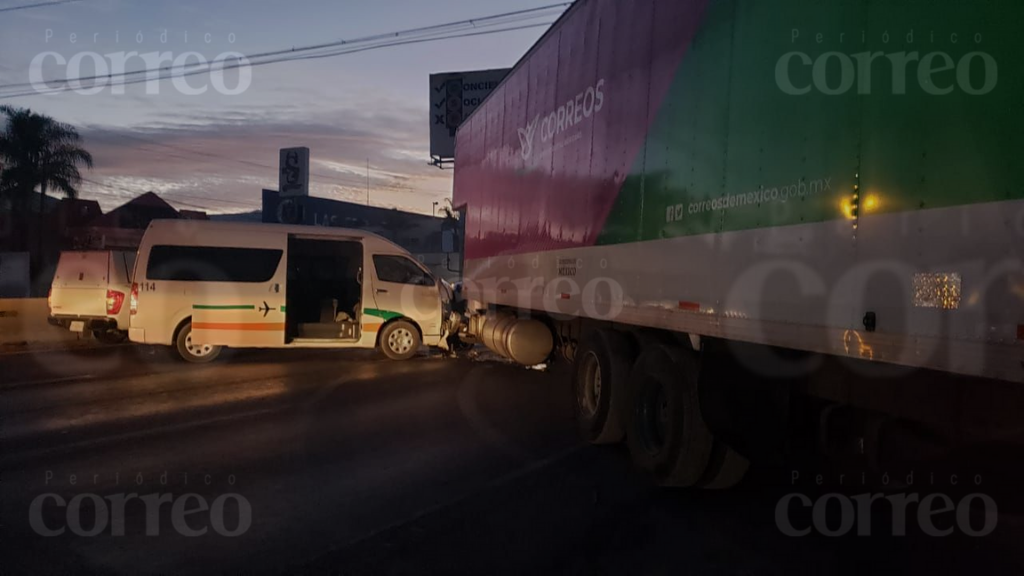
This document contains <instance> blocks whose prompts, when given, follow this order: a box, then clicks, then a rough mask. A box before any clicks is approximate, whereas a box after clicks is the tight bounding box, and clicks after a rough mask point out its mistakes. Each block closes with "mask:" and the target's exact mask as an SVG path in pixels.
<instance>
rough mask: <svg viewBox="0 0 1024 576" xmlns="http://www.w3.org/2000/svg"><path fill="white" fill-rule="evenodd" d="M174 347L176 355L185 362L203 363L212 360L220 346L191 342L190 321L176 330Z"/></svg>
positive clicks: (215, 357) (214, 358)
mask: <svg viewBox="0 0 1024 576" xmlns="http://www.w3.org/2000/svg"><path fill="white" fill-rule="evenodd" d="M175 347H176V348H177V349H178V355H179V356H181V358H182V360H185V361H186V362H192V363H194V364H204V363H206V362H213V361H214V360H216V359H217V357H218V356H220V352H221V350H222V348H221V347H220V346H213V345H210V344H195V343H193V342H192V323H191V322H189V323H188V324H185V325H184V326H182V328H181V330H179V331H178V338H177V339H176V340H175Z"/></svg>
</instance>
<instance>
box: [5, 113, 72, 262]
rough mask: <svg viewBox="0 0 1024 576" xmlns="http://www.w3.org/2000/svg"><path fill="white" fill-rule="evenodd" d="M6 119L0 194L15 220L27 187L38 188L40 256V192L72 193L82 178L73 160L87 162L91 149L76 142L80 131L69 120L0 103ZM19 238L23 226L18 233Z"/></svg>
mask: <svg viewBox="0 0 1024 576" xmlns="http://www.w3.org/2000/svg"><path fill="white" fill-rule="evenodd" d="M0 115H3V117H5V119H6V120H7V125H6V127H4V129H3V130H2V131H0V166H2V167H3V169H2V171H0V195H3V196H5V197H6V198H7V199H8V200H9V201H10V203H11V208H12V211H13V212H14V213H15V215H16V218H15V220H16V221H19V222H24V219H25V216H27V213H28V211H29V200H30V199H31V197H32V193H33V192H35V191H36V190H37V189H38V191H39V221H38V230H37V235H38V247H39V257H40V258H41V257H42V242H43V214H44V211H45V206H46V193H47V191H49V190H56V191H59V192H61V193H62V194H63V195H64V196H65V197H66V198H76V197H77V196H78V188H77V186H79V185H80V184H81V183H82V174H81V173H80V172H79V171H78V165H79V164H84V165H85V166H86V167H87V168H92V155H91V154H89V152H87V151H86V150H85V149H84V148H82V147H81V143H82V137H81V136H79V135H78V130H76V129H75V127H74V126H71V125H70V124H65V123H63V122H58V121H56V120H54V119H53V118H50V117H49V116H45V115H42V114H36V113H35V112H32V111H31V110H28V109H25V108H13V107H11V106H0ZM20 236H21V237H22V239H23V241H24V237H25V234H24V231H23V232H22V234H20Z"/></svg>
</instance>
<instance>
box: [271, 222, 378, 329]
mask: <svg viewBox="0 0 1024 576" xmlns="http://www.w3.org/2000/svg"><path fill="white" fill-rule="evenodd" d="M362 267H363V245H362V243H361V242H359V241H356V240H340V239H338V240H335V239H325V238H323V237H322V236H320V237H317V236H297V235H292V236H289V238H288V290H287V309H288V313H287V327H286V341H287V342H295V343H302V342H321V343H330V342H350V343H354V342H357V341H358V340H359V337H360V332H361V328H360V324H359V322H360V317H361V316H362V308H363V286H362Z"/></svg>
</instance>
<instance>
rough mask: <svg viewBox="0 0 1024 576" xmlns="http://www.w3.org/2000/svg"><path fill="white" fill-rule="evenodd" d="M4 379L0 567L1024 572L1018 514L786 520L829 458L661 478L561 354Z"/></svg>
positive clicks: (96, 362)
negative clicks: (810, 529) (958, 521)
mask: <svg viewBox="0 0 1024 576" xmlns="http://www.w3.org/2000/svg"><path fill="white" fill-rule="evenodd" d="M0 374H2V377H0V397H2V407H0V413H2V416H3V422H2V433H3V452H2V455H0V465H2V467H3V468H2V469H3V483H2V490H3V493H2V495H3V499H2V505H0V520H2V524H3V526H2V528H0V550H2V556H3V560H2V572H3V573H4V574H17V573H31V574H46V573H55V574H57V573H59V574H64V573H71V572H75V573H82V572H87V573H121V574H136V573H163V574H166V573H211V572H214V573H217V572H231V573H282V572H287V573H297V572H315V573H335V574H420V573H444V574H494V573H506V574H522V573H538V572H539V573H548V572H557V573H574V574H595V573H608V574H680V573H686V574H721V573H729V574H788V573H794V572H799V573H826V574H859V573H878V572H882V571H884V572H889V571H898V572H901V573H930V574H934V573H950V572H961V573H998V572H1003V573H1012V572H1018V573H1019V572H1021V571H1024V563H1022V562H1021V560H1020V558H1021V553H1019V552H1017V549H1018V548H1019V546H1018V542H1019V541H1020V537H1021V536H1022V535H1024V530H1022V526H1024V522H1021V521H1019V520H1018V515H1017V513H1016V512H1014V511H1013V510H1000V512H999V516H998V527H997V528H996V529H995V530H994V531H993V532H992V533H991V534H988V535H986V536H984V537H978V538H971V537H967V536H963V535H962V534H960V532H959V531H954V532H955V533H954V534H953V535H952V536H949V537H942V538H935V537H929V536H927V535H926V534H923V533H922V532H921V531H920V530H918V529H915V527H914V526H915V524H916V520H915V518H913V517H912V518H910V519H909V520H908V524H910V525H911V526H910V529H909V530H908V534H909V535H908V536H905V537H893V536H892V535H891V532H892V523H891V521H889V518H888V516H886V517H884V518H879V516H882V515H881V514H875V517H874V518H872V519H869V520H868V521H867V522H866V524H865V525H866V526H868V527H869V528H871V529H872V530H873V534H872V535H871V536H857V535H856V534H855V533H851V534H849V535H847V536H846V537H836V538H833V537H827V536H824V535H822V534H818V533H812V534H811V535H809V536H805V537H791V536H787V535H785V534H783V533H782V531H781V530H780V528H779V524H778V521H777V518H776V508H777V504H778V502H779V499H780V498H781V497H782V496H784V495H785V494H787V493H792V492H799V493H805V494H808V495H809V497H810V498H817V495H816V494H815V490H816V489H815V487H814V486H813V485H811V483H810V481H809V480H807V479H808V478H811V477H813V473H814V471H813V470H805V471H803V476H804V480H802V481H801V482H800V483H799V484H798V485H795V486H794V485H793V484H792V483H791V481H790V474H791V472H792V471H790V470H782V469H779V470H759V471H758V473H756V474H754V475H753V477H752V479H751V480H750V481H748V482H746V483H745V484H744V485H742V486H741V487H740V488H738V489H736V490H733V491H729V492H704V491H671V490H663V489H659V488H657V487H655V486H653V485H651V483H650V481H649V480H648V479H647V477H646V476H645V475H644V474H642V473H639V472H637V471H635V470H634V469H632V468H631V467H630V465H629V459H628V455H627V454H626V453H625V452H624V451H623V450H622V449H621V448H619V447H611V448H593V447H589V446H584V445H582V444H581V442H580V441H579V439H578V437H577V435H576V431H575V427H574V423H573V419H572V411H571V402H572V399H571V397H570V392H569V389H568V385H567V383H566V380H565V377H564V374H561V373H559V372H558V371H555V372H553V373H544V372H537V371H530V370H526V369H523V368H519V367H515V366H511V365H508V364H505V363H502V362H497V361H493V360H492V361H483V360H469V359H462V360H451V359H444V358H440V357H431V356H422V357H419V358H416V359H414V360H412V361H409V362H403V363H395V362H389V361H385V360H381V359H378V358H376V357H375V355H373V354H370V353H364V352H345V353H339V352H331V351H323V352H321V351H282V352H265V351H255V352H245V353H236V354H233V355H232V357H230V358H228V359H226V361H221V362H217V363H215V364H212V365H206V366H191V365H186V364H182V363H179V362H178V361H176V360H174V359H173V358H171V357H169V356H168V355H167V354H165V353H163V352H162V351H158V350H154V349H149V348H141V347H132V346H120V347H113V348H103V349H87V350H78V351H73V352H72V351H50V352H41V351H37V352H24V353H15V354H4V355H0ZM932 490H933V491H941V490H942V489H941V488H934V489H932ZM920 491H921V492H922V493H924V492H926V491H927V490H924V489H922V490H920ZM133 494H134V495H137V497H132V496H130V495H133ZM188 494H195V495H196V496H187V495H188ZM161 496H162V497H164V498H166V502H165V503H163V504H160V503H159V502H158V499H159V498H160V497H161ZM143 497H149V498H150V500H149V501H146V500H144V499H143ZM58 498H59V499H61V501H62V502H64V504H63V505H61V504H59V502H58ZM119 499H120V500H119ZM118 501H120V502H121V505H122V507H123V511H124V512H123V514H120V513H119V512H118V511H117V510H116V508H117V502H118ZM33 502H35V503H36V507H35V508H34V507H33ZM73 502H77V503H76V504H72V503H73ZM218 502H219V504H216V503H218ZM97 503H99V504H97ZM150 504H152V506H150ZM976 508H977V507H975V509H974V512H973V513H972V517H974V521H975V524H974V526H976V527H977V526H981V525H982V524H983V521H984V518H981V519H978V514H977V509H976ZM833 512H835V514H839V515H841V511H840V510H839V508H838V505H837V507H836V508H835V509H834V510H833ZM949 516H950V518H946V519H945V520H943V522H946V524H950V525H952V523H953V521H952V520H951V517H952V513H950V515H949ZM97 518H100V519H101V520H102V522H101V526H97V525H96V519H97ZM117 518H123V523H119V522H116V521H111V519H115V520H116V519H117ZM841 520H842V518H840V519H839V520H836V524H838V522H839V521H841ZM790 522H792V524H793V525H795V526H810V525H812V523H813V518H812V515H811V510H810V509H808V510H806V511H801V510H797V511H796V512H795V513H793V514H792V517H791V518H790ZM858 522H860V523H861V524H864V521H863V518H859V519H858ZM836 524H833V526H835V525H836ZM936 524H941V522H938V521H937V522H936ZM858 526H860V524H858ZM50 531H52V532H53V533H54V535H52V536H43V535H41V533H47V532H50ZM93 531H95V532H96V534H95V535H89V533H90V532H93ZM57 532H61V533H59V534H57ZM190 532H195V533H196V535H191V536H190V535H188V534H189V533H190ZM200 532H202V533H201V534H199V533H200ZM854 532H856V531H854ZM232 534H234V535H232Z"/></svg>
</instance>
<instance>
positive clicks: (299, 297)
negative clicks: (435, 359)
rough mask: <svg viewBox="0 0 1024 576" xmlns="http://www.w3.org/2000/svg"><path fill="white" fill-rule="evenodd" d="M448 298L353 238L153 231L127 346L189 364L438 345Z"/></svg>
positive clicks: (333, 232)
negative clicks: (229, 350)
mask: <svg viewBox="0 0 1024 576" xmlns="http://www.w3.org/2000/svg"><path fill="white" fill-rule="evenodd" d="M446 301H447V295H446V294H444V289H443V286H442V284H441V282H439V281H438V280H437V279H435V278H434V277H433V276H432V275H431V274H430V272H428V271H427V269H426V268H424V267H423V266H422V265H420V263H418V262H417V261H416V260H415V259H414V258H412V257H411V256H410V255H409V253H408V252H406V251H405V250H403V249H402V248H401V247H399V246H397V245H395V244H393V243H391V242H390V241H388V240H386V239H384V238H382V237H380V236H377V235H376V234H371V233H369V232H362V231H359V230H348V229H341V228H320V227H314V226H286V225H279V224H249V223H230V222H207V221H196V220H156V221H153V222H152V223H151V224H150V225H149V228H148V229H147V230H146V233H145V236H143V239H142V245H141V246H140V247H139V254H138V260H137V262H136V267H135V283H134V284H133V286H132V290H131V297H130V299H129V307H130V310H131V321H130V326H129V338H130V339H131V341H132V342H138V343H144V344H162V345H167V346H175V347H176V348H177V350H178V353H179V354H180V355H181V357H182V358H184V359H185V360H187V361H190V362H209V361H211V360H213V359H214V358H216V357H217V355H218V354H220V350H221V347H223V346H227V347H235V348H374V347H377V346H378V345H379V346H380V349H381V351H382V352H384V354H385V355H387V356H388V357H389V358H392V359H396V360H404V359H407V358H411V357H412V356H413V355H415V354H416V352H417V350H418V349H419V348H420V345H421V344H426V345H428V346H435V345H438V344H439V343H440V342H441V339H442V315H443V313H444V312H443V309H444V302H446Z"/></svg>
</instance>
